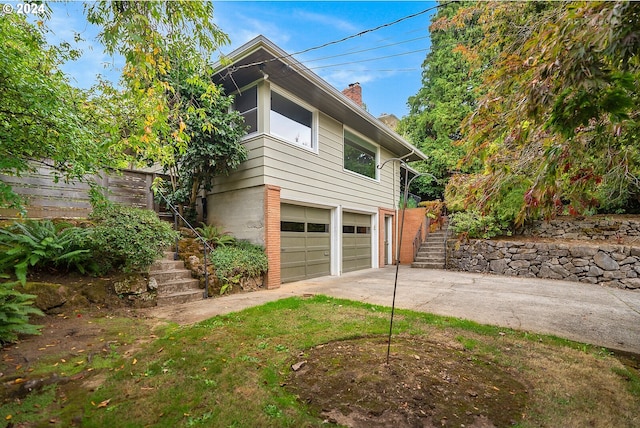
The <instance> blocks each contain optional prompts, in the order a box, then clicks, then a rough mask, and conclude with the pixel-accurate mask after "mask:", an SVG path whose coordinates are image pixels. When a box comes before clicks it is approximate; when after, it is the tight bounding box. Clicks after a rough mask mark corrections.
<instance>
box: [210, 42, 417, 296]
mask: <svg viewBox="0 0 640 428" xmlns="http://www.w3.org/2000/svg"><path fill="white" fill-rule="evenodd" d="M228 58H229V59H230V63H229V64H225V65H224V66H220V67H219V68H218V71H217V74H216V76H215V80H216V82H217V83H219V84H222V85H223V86H224V87H225V89H226V92H227V93H228V94H235V96H236V98H235V108H236V110H238V111H239V112H240V113H241V114H242V115H243V116H244V117H245V122H246V123H247V124H248V125H249V127H250V129H249V133H248V135H247V136H246V137H245V138H244V142H243V143H244V144H245V145H246V147H247V149H248V152H249V158H248V160H247V161H246V162H244V163H243V164H242V165H241V166H240V167H239V168H238V169H237V170H236V171H235V172H233V173H232V174H230V175H229V176H226V177H218V178H216V179H215V182H214V186H213V189H212V191H210V192H209V193H208V194H207V221H208V222H209V223H212V224H216V225H220V226H221V227H222V228H223V229H224V230H225V231H230V232H231V233H233V235H234V236H236V237H237V238H239V239H246V240H249V241H251V242H253V243H256V244H260V245H263V246H264V247H265V249H266V253H267V256H268V259H269V272H268V274H267V278H266V283H267V287H269V288H274V287H278V286H279V285H280V284H281V283H282V282H290V281H297V280H301V279H306V278H312V277H317V276H325V275H341V274H342V273H344V272H349V271H354V270H359V269H366V268H377V267H382V266H384V265H388V264H393V263H394V259H393V257H394V254H395V244H396V231H397V229H398V225H397V220H398V218H399V216H398V214H397V211H396V207H397V204H398V200H399V195H400V178H399V177H400V168H401V165H400V162H396V161H394V162H388V163H387V164H386V165H384V167H382V168H378V165H382V164H383V163H384V162H385V161H386V160H388V159H390V158H402V159H403V160H405V161H407V162H408V161H416V160H424V159H426V156H425V155H424V154H423V153H421V152H420V151H419V150H417V149H416V148H415V147H413V146H412V145H411V144H409V143H408V142H407V141H405V140H404V139H402V138H401V137H400V136H399V135H397V134H396V133H395V132H394V131H392V130H391V129H389V128H388V127H387V126H385V125H384V124H383V123H382V122H380V121H378V120H377V119H376V118H374V117H373V116H372V115H371V114H369V113H368V112H367V111H365V110H364V109H363V108H362V107H361V105H358V103H357V102H354V101H353V100H352V99H351V98H349V97H348V96H346V95H345V94H343V93H342V92H340V91H338V90H336V89H335V88H333V87H332V86H330V85H329V84H328V83H327V82H325V81H324V80H322V79H321V78H320V77H319V76H317V75H316V74H314V73H313V72H311V71H310V70H309V69H308V68H306V67H305V66H304V65H302V64H301V63H299V62H297V61H296V60H294V59H293V58H292V57H291V56H290V55H289V54H287V53H286V52H284V51H283V50H282V49H280V48H279V47H277V46H276V45H274V44H273V43H272V42H271V41H269V40H268V39H266V38H264V37H262V36H259V37H257V38H255V39H253V40H252V41H250V42H248V43H247V44H245V45H244V46H242V47H240V48H239V49H237V50H236V51H235V52H233V53H232V54H230V55H229V56H228ZM358 86H359V85H358Z"/></svg>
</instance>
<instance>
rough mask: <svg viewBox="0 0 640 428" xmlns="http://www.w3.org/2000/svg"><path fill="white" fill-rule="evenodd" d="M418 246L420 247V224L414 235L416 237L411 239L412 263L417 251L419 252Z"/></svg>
mask: <svg viewBox="0 0 640 428" xmlns="http://www.w3.org/2000/svg"><path fill="white" fill-rule="evenodd" d="M427 227H428V226H427ZM428 230H429V229H428V228H427V231H428ZM420 246H422V223H420V227H419V228H418V232H417V233H416V236H415V237H414V238H413V261H414V262H415V261H416V257H417V256H418V251H420Z"/></svg>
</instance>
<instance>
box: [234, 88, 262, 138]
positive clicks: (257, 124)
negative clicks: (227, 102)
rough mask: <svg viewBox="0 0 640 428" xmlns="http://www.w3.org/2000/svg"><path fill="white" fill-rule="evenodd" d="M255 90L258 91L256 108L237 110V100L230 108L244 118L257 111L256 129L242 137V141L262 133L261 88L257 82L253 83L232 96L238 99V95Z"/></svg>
mask: <svg viewBox="0 0 640 428" xmlns="http://www.w3.org/2000/svg"><path fill="white" fill-rule="evenodd" d="M252 88H255V90H256V106H255V107H253V108H251V109H249V110H247V111H244V112H241V111H240V110H235V98H234V100H233V105H232V106H231V107H230V108H231V109H232V110H235V111H237V112H238V113H239V114H240V115H241V116H242V117H244V114H246V113H249V112H253V111H255V113H256V129H255V130H253V131H251V132H249V133H247V134H246V135H244V136H243V137H242V140H244V139H247V138H250V137H253V136H255V135H256V134H258V133H259V132H260V130H259V129H258V128H259V127H260V86H259V85H258V83H257V82H253V83H250V84H248V85H247V86H245V87H243V88H242V89H239V90H238V91H236V92H234V93H233V94H232V95H234V97H237V96H238V94H240V93H242V92H244V91H248V90H249V89H252Z"/></svg>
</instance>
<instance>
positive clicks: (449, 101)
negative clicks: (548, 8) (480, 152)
mask: <svg viewBox="0 0 640 428" xmlns="http://www.w3.org/2000/svg"><path fill="white" fill-rule="evenodd" d="M472 5H473V3H470V2H456V3H448V4H444V5H441V7H440V8H439V9H438V13H437V14H436V15H434V17H433V18H432V23H431V26H430V27H429V31H430V34H431V50H430V52H429V53H428V55H427V57H426V59H425V61H424V63H423V64H422V68H423V71H422V88H420V90H419V91H418V93H417V94H416V95H415V96H413V97H411V98H409V101H408V104H409V107H410V112H409V115H408V116H406V117H404V118H403V119H402V121H401V124H400V128H399V131H400V133H402V134H404V135H406V136H407V137H408V138H409V139H410V140H411V141H412V142H413V143H414V144H415V145H416V146H417V147H418V148H419V149H420V150H422V151H423V152H424V153H426V154H427V155H428V156H429V159H428V160H427V161H426V162H421V163H420V164H418V165H416V169H418V170H419V171H420V172H429V173H431V174H433V175H434V176H436V177H437V178H438V179H439V180H438V182H437V183H436V182H434V181H433V180H431V179H430V178H427V177H424V178H422V177H421V178H418V179H416V180H415V181H414V183H413V185H412V187H413V189H412V191H413V192H415V193H418V194H420V196H422V197H423V198H427V199H436V198H442V194H443V191H444V186H445V184H446V182H447V178H448V177H449V175H450V173H451V171H452V170H455V169H457V163H458V161H459V160H460V158H461V157H462V156H463V154H464V151H463V150H462V148H460V147H459V146H458V145H457V144H456V142H457V141H458V140H460V139H461V138H462V133H461V126H462V121H463V119H464V118H465V116H467V115H468V114H470V113H471V112H472V111H473V109H474V108H475V105H476V97H477V96H478V94H479V90H480V70H479V69H478V68H473V67H472V64H474V63H475V62H476V61H477V60H476V58H475V56H476V54H475V53H474V52H473V51H472V48H473V46H475V45H476V44H477V43H478V42H479V41H480V40H481V39H482V37H483V34H482V28H481V27H480V25H479V24H478V22H477V19H478V15H479V14H478V13H477V12H475V13H474V9H473V8H472V7H471V6H472ZM466 169H468V168H466Z"/></svg>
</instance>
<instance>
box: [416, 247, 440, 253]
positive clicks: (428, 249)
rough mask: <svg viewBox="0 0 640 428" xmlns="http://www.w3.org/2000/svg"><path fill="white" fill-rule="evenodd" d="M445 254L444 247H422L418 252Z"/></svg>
mask: <svg viewBox="0 0 640 428" xmlns="http://www.w3.org/2000/svg"><path fill="white" fill-rule="evenodd" d="M420 253H422V254H440V253H442V254H444V247H420V248H419V249H418V254H420Z"/></svg>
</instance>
